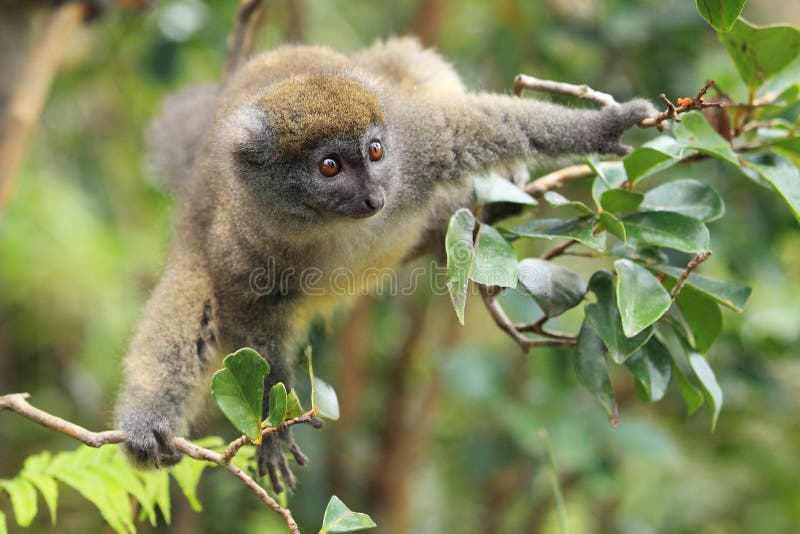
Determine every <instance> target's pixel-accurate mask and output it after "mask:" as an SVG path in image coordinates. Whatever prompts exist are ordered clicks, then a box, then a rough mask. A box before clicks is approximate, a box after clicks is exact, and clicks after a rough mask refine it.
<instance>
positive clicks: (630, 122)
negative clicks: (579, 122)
mask: <svg viewBox="0 0 800 534" xmlns="http://www.w3.org/2000/svg"><path fill="white" fill-rule="evenodd" d="M656 115H658V111H657V110H656V108H655V107H653V104H651V103H650V102H648V101H647V100H644V99H642V98H637V99H634V100H630V101H628V102H625V103H624V104H620V105H618V106H606V107H604V108H603V109H602V110H600V119H599V120H600V132H601V135H602V139H601V140H600V147H601V148H600V153H601V154H617V155H619V156H624V155H625V154H627V153H628V152H630V151H631V147H629V146H627V145H623V144H621V143H620V141H619V139H620V137H622V134H624V133H625V132H626V131H627V130H628V129H630V128H632V127H633V126H635V125H637V124H639V123H640V122H641V121H642V120H643V119H646V118H647V117H654V116H656Z"/></svg>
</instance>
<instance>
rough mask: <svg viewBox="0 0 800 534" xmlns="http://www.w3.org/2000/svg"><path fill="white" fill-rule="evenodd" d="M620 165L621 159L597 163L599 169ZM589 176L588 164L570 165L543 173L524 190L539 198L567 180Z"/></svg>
mask: <svg viewBox="0 0 800 534" xmlns="http://www.w3.org/2000/svg"><path fill="white" fill-rule="evenodd" d="M621 166H622V162H621V161H602V162H600V163H599V167H600V168H601V169H609V168H611V167H621ZM590 176H594V171H593V170H592V168H591V167H589V166H588V165H583V164H580V165H570V166H569V167H564V168H561V169H558V170H555V171H553V172H551V173H549V174H545V175H544V176H542V177H541V178H537V179H536V180H534V181H532V182H531V183H529V184H528V185H527V186H525V192H527V193H528V194H529V195H531V196H533V197H537V198H539V197H542V196H543V195H544V194H545V193H547V192H548V191H552V190H554V189H559V188H561V187H563V186H564V184H566V183H567V182H570V181H572V180H579V179H581V178H589V177H590Z"/></svg>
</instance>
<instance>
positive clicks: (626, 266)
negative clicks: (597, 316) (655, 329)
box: [614, 259, 672, 337]
mask: <svg viewBox="0 0 800 534" xmlns="http://www.w3.org/2000/svg"><path fill="white" fill-rule="evenodd" d="M614 268H615V269H616V271H617V284H616V285H617V305H618V306H619V311H620V315H621V317H622V330H623V331H624V332H625V335H626V336H628V337H633V336H635V335H636V334H638V333H639V332H641V331H643V330H644V329H645V328H647V327H648V326H650V325H651V324H653V323H655V322H656V321H657V320H658V319H659V318H660V317H661V316H662V315H664V313H666V311H667V310H668V309H669V307H670V305H671V304H672V299H671V298H670V296H669V293H667V290H666V289H664V286H663V285H661V282H659V281H658V279H657V278H656V277H655V276H653V275H652V274H651V273H650V271H648V270H647V269H645V268H644V267H642V266H641V265H638V264H636V263H633V262H632V261H631V260H628V259H621V260H617V261H615V262H614Z"/></svg>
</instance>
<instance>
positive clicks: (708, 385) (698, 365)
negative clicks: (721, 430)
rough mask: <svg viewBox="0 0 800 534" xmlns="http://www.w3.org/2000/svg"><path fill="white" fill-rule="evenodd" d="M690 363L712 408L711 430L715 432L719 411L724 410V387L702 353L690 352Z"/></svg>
mask: <svg viewBox="0 0 800 534" xmlns="http://www.w3.org/2000/svg"><path fill="white" fill-rule="evenodd" d="M689 363H690V364H691V366H692V369H693V370H694V374H695V376H697V379H698V380H699V381H700V386H701V387H702V388H703V393H704V394H705V397H706V402H708V406H709V408H710V409H711V414H712V415H711V431H712V432H713V431H714V429H715V428H716V426H717V420H718V419H719V412H720V410H722V388H720V387H719V384H718V383H717V377H716V376H715V375H714V371H713V370H712V369H711V366H710V365H708V361H706V359H705V358H704V357H703V355H702V354H698V353H696V352H693V353H692V354H690V355H689Z"/></svg>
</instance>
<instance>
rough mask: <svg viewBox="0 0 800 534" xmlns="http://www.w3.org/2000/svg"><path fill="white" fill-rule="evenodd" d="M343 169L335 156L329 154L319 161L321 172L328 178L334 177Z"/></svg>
mask: <svg viewBox="0 0 800 534" xmlns="http://www.w3.org/2000/svg"><path fill="white" fill-rule="evenodd" d="M341 170H342V166H341V164H339V160H338V159H337V158H336V157H335V156H328V157H327V158H324V159H323V160H322V161H320V162H319V172H321V173H322V175H323V176H327V177H328V178H333V177H334V176H336V175H337V174H339V172H341Z"/></svg>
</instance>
